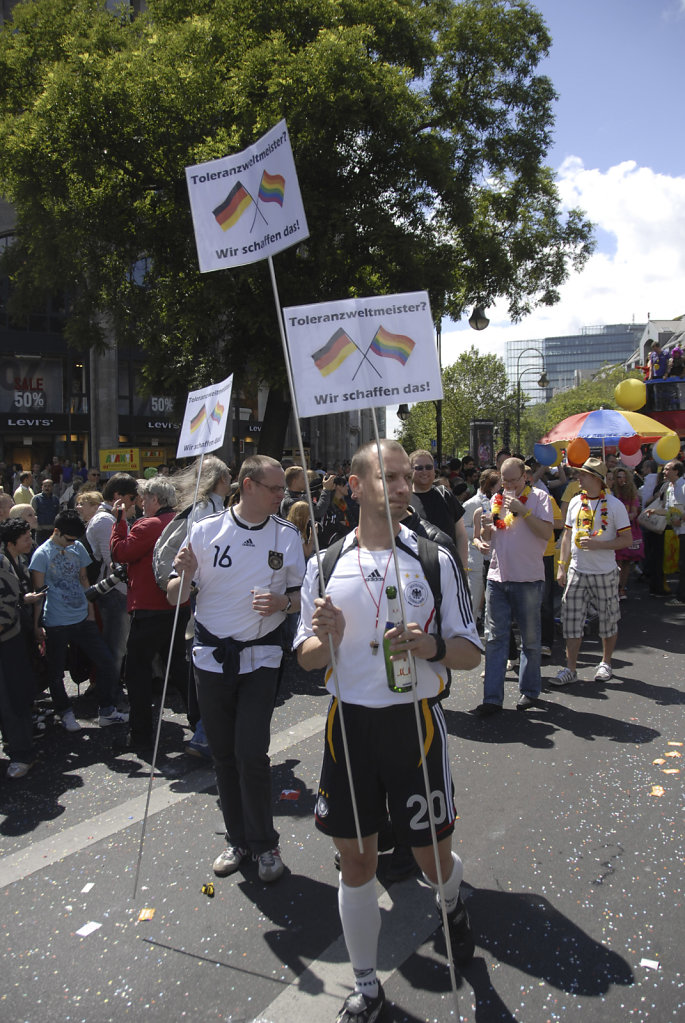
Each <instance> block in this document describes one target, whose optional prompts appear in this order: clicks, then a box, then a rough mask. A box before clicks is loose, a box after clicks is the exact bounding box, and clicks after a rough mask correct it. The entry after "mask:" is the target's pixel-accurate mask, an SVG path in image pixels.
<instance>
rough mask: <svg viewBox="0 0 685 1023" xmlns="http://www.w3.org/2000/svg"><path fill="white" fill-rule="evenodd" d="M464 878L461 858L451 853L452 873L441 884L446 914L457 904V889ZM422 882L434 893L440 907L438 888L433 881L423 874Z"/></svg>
mask: <svg viewBox="0 0 685 1023" xmlns="http://www.w3.org/2000/svg"><path fill="white" fill-rule="evenodd" d="M463 877H464V864H463V863H462V861H461V857H460V856H457V854H456V853H455V852H453V853H452V873H451V874H450V876H449V877H448V878H447V880H446V881H444V882H443V885H442V890H443V892H444V893H445V907H446V909H447V912H448V913H451V912H452V910H453V909H454V907H455V906H456V904H457V900H458V898H459V889H460V888H461V882H462V879H463ZM423 879H424V881H426V882H427V883H428V884H429V885H430V886H431V888H432V889H433V891H434V892H435V895H436V898H437V900H438V905H440V895H439V893H438V886H437V884H436V883H435V882H434V881H431V879H430V878H429V877H427V876H426V875H425V874H424V875H423Z"/></svg>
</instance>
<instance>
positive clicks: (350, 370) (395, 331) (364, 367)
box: [283, 291, 442, 416]
mask: <svg viewBox="0 0 685 1023" xmlns="http://www.w3.org/2000/svg"><path fill="white" fill-rule="evenodd" d="M283 317H284V320H285V328H286V334H287V337H288V350H289V352H290V360H291V363H292V368H293V378H294V384H295V394H296V398H297V404H298V411H299V414H300V415H301V416H320V415H327V414H329V413H332V412H345V411H347V410H348V409H360V408H371V407H372V406H379V405H398V404H400V403H402V402H412V401H428V400H434V399H438V398H442V380H441V378H440V365H439V362H438V352H437V348H436V344H435V335H434V327H433V320H432V317H431V311H430V304H429V301H428V295H427V293H426V292H425V291H417V292H413V293H411V294H406V295H380V296H377V297H375V298H351V299H344V300H343V301H340V302H321V303H319V304H317V305H305V306H291V307H290V308H288V309H284V310H283Z"/></svg>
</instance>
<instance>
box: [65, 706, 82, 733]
mask: <svg viewBox="0 0 685 1023" xmlns="http://www.w3.org/2000/svg"><path fill="white" fill-rule="evenodd" d="M62 724H63V725H64V727H65V728H66V730H67V731H68V732H80V731H81V726H80V724H79V723H78V721H77V720H76V716H75V714H74V712H73V710H72V709H71V707H70V708H69V710H65V711H64V713H63V714H62Z"/></svg>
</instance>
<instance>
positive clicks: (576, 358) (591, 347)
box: [505, 323, 645, 404]
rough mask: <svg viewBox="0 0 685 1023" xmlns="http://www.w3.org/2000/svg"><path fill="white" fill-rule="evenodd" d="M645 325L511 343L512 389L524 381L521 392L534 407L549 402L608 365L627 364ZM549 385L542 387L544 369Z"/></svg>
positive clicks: (507, 356)
mask: <svg viewBox="0 0 685 1023" xmlns="http://www.w3.org/2000/svg"><path fill="white" fill-rule="evenodd" d="M644 327H645V325H644V324H643V323H615V324H607V325H606V326H596V327H582V328H581V330H580V332H579V333H578V334H565V335H562V336H560V337H545V338H536V339H534V340H522V341H508V342H507V346H506V353H505V366H506V370H507V375H508V377H509V382H510V384H511V387H512V388H514V389H516V387H517V385H518V382H519V380H520V382H521V391H522V393H524V394H527V395H528V397H529V399H530V401H531V402H532V403H533V404H537V403H538V402H541V401H549V399H550V398H552V397H553V396H554V395H555V394H558V393H559V392H560V391H567V390H569V388H571V387H577V386H578V384H579V383H580V382H581V380H584V379H588V378H589V377H591V376H592V375H593V374H594V373H596V372H597V370H599V369H601V368H602V366H605V365H610V366H611V365H616V364H619V365H621V364H623V363H625V362H626V360H627V359H629V358H630V356H631V354H632V353H633V352H634V351H635V348H636V346H637V345H638V342H639V340H640V338H641V336H642V334H643V331H644ZM543 368H544V370H545V372H546V373H547V378H548V380H549V386H548V387H545V388H538V386H537V382H536V379H535V377H536V374H537V377H539V376H540V374H541V372H542V370H543Z"/></svg>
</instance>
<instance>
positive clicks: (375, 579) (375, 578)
mask: <svg viewBox="0 0 685 1023" xmlns="http://www.w3.org/2000/svg"><path fill="white" fill-rule="evenodd" d="M366 581H367V583H382V582H383V576H382V575H381V574H380V572H379V571H378V569H377V568H374V570H373V572H369V574H368V575H367V577H366Z"/></svg>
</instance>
